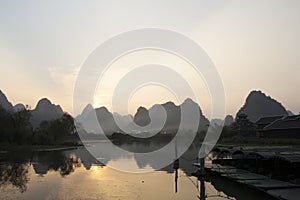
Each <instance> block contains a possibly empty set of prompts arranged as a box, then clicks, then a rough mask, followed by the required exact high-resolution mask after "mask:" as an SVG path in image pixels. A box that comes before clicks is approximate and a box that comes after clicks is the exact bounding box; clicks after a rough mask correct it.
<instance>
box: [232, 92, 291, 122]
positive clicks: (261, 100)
mask: <svg viewBox="0 0 300 200" xmlns="http://www.w3.org/2000/svg"><path fill="white" fill-rule="evenodd" d="M241 113H244V114H246V115H247V116H248V118H249V120H250V121H252V122H255V121H257V120H258V119H259V118H261V117H264V116H274V115H283V116H286V115H288V112H287V111H286V109H285V108H284V107H283V106H282V104H281V103H279V102H278V101H277V100H275V99H273V98H271V97H270V96H267V95H266V94H265V93H263V92H262V91H256V90H254V91H251V92H250V93H249V95H248V96H247V98H246V102H245V104H244V105H243V106H242V108H241V109H240V110H239V111H238V113H237V115H239V114H241Z"/></svg>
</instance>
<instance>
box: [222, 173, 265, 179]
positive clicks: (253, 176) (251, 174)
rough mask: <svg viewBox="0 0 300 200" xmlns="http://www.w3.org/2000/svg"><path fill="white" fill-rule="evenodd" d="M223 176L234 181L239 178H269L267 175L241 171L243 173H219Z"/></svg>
mask: <svg viewBox="0 0 300 200" xmlns="http://www.w3.org/2000/svg"><path fill="white" fill-rule="evenodd" d="M221 176H223V177H227V178H230V179H233V180H236V181H239V180H267V179H270V178H269V177H266V176H263V175H259V174H254V173H250V172H249V173H243V174H221Z"/></svg>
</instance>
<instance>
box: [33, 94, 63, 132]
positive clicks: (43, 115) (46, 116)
mask: <svg viewBox="0 0 300 200" xmlns="http://www.w3.org/2000/svg"><path fill="white" fill-rule="evenodd" d="M63 114H64V112H63V110H62V109H61V107H60V106H59V105H55V104H52V103H51V101H50V100H48V99H47V98H43V99H41V100H40V101H39V102H38V103H37V105H36V107H35V109H34V110H32V111H31V118H30V123H31V125H32V127H33V128H37V127H38V126H39V125H40V123H41V122H42V121H50V120H54V119H58V118H60V117H62V116H63Z"/></svg>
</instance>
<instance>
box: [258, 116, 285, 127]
mask: <svg viewBox="0 0 300 200" xmlns="http://www.w3.org/2000/svg"><path fill="white" fill-rule="evenodd" d="M281 118H283V116H282V115H277V116H269V117H261V118H260V119H259V120H257V121H256V122H255V124H257V125H259V124H270V123H272V122H274V121H275V120H277V119H281Z"/></svg>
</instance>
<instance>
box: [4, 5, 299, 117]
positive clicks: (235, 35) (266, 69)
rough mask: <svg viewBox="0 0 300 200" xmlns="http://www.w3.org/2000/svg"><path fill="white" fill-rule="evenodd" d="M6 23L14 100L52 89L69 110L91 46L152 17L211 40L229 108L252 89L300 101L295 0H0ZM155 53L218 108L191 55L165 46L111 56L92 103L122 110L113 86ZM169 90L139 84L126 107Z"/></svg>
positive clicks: (9, 92) (294, 106)
mask: <svg viewBox="0 0 300 200" xmlns="http://www.w3.org/2000/svg"><path fill="white" fill-rule="evenodd" d="M0 25H1V26H0V74H1V79H0V89H1V90H2V91H3V92H4V93H5V94H6V96H7V97H8V98H9V100H10V101H11V102H12V103H13V104H17V103H20V102H22V103H24V104H28V105H31V107H33V108H34V107H35V105H36V103H37V102H38V100H39V99H41V98H44V97H47V98H49V99H50V100H51V101H52V102H53V103H55V104H60V105H61V106H62V108H63V109H64V110H65V111H67V112H69V113H71V114H72V113H73V108H72V106H73V90H74V84H75V82H76V78H77V76H78V73H79V72H80V69H81V67H82V65H83V63H84V62H85V60H86V59H87V58H88V57H89V55H90V54H91V52H93V50H95V49H96V48H97V47H98V46H99V45H101V44H102V43H103V42H105V41H107V40H108V39H110V38H111V37H113V36H115V35H117V34H120V33H123V32H126V31H131V30H135V29H142V28H147V27H155V28H161V29H167V30H173V31H176V32H178V33H181V34H183V35H185V36H187V37H188V38H190V39H192V40H193V41H195V42H196V43H197V44H199V45H200V46H201V47H202V48H203V49H204V50H205V52H206V53H207V55H208V56H209V57H210V59H211V61H212V62H213V63H214V65H215V67H216V68H217V70H218V72H219V75H220V77H221V80H222V82H223V86H224V92H225V95H226V102H225V104H226V112H227V113H228V114H232V115H235V114H236V112H237V111H238V109H239V108H240V107H241V106H242V105H243V103H244V101H245V98H246V97H247V95H248V94H249V92H250V91H251V90H262V91H263V92H265V93H266V94H267V95H269V96H271V97H273V98H275V99H277V100H278V101H279V102H281V103H282V104H283V105H284V106H285V107H286V109H288V110H291V111H292V112H294V113H299V111H300V105H299V103H298V97H300V90H299V89H298V86H299V85H300V79H299V74H300V67H299V63H300V51H299V46H300V37H299V35H300V1H298V0H285V1H282V0H252V1H239V0H235V1H234V0H228V1H214V0H207V1H202V0H197V1H176V0H165V1H155V0H152V1H142V0H137V1H114V0H110V1H71V0H69V1H68V0H66V1H58V0H54V1H38V0H36V1H33V0H28V1H15V0H11V1H0ZM150 63H159V64H164V65H168V66H170V67H173V68H174V70H176V71H177V72H179V73H182V74H185V76H184V77H185V79H186V80H187V81H188V82H189V83H190V85H191V87H192V88H193V90H194V91H195V98H194V100H195V101H197V102H198V103H199V105H200V106H201V109H202V111H203V112H204V114H205V115H208V116H209V115H210V114H211V109H212V105H211V96H210V92H209V88H207V86H206V85H205V77H204V78H203V77H202V79H201V80H200V79H199V80H198V78H199V77H198V78H197V77H195V74H194V73H193V72H192V71H191V70H189V69H188V68H189V67H190V66H189V65H188V64H187V63H185V62H184V61H182V60H180V59H179V58H178V57H176V56H174V55H170V54H167V53H165V52H159V51H140V52H135V53H132V54H129V55H127V56H124V57H122V58H120V59H119V60H117V61H116V62H115V63H113V64H112V65H111V67H110V68H109V70H107V73H106V74H104V75H103V77H102V79H101V80H99V82H98V86H97V87H96V92H95V95H94V99H93V105H94V106H95V107H100V106H107V107H108V108H109V109H110V110H113V111H116V112H118V110H115V109H114V108H112V107H111V96H112V92H113V89H114V86H115V85H116V84H117V83H118V81H119V80H120V78H121V77H122V76H124V74H126V72H128V71H130V70H132V69H133V66H138V65H142V64H150ZM187 97H188V96H187ZM169 100H171V101H174V102H176V103H177V104H178V103H181V102H180V101H179V100H178V98H177V97H176V94H174V93H172V91H170V90H168V88H166V87H160V86H159V85H148V86H145V87H141V88H138V89H137V90H136V91H133V93H132V95H131V98H130V99H128V101H129V107H128V108H126V111H127V112H129V113H134V112H135V110H136V109H137V108H138V107H139V106H140V105H141V106H145V107H147V108H149V107H150V106H151V105H153V104H155V103H163V102H166V101H169ZM126 111H124V112H123V111H122V112H121V113H122V114H126Z"/></svg>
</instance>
